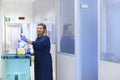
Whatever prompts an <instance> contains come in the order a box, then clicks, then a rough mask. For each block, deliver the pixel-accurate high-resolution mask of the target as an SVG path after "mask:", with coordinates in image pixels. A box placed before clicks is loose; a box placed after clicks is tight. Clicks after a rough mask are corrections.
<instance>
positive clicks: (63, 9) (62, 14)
mask: <svg viewBox="0 0 120 80" xmlns="http://www.w3.org/2000/svg"><path fill="white" fill-rule="evenodd" d="M59 1H60V2H59V3H58V4H59V9H58V12H57V13H59V15H58V26H57V51H58V52H60V53H65V54H66V53H67V54H74V0H59Z"/></svg>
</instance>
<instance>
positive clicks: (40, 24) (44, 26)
mask: <svg viewBox="0 0 120 80" xmlns="http://www.w3.org/2000/svg"><path fill="white" fill-rule="evenodd" d="M37 26H43V29H45V30H46V25H45V24H44V23H39V24H38V25H37Z"/></svg>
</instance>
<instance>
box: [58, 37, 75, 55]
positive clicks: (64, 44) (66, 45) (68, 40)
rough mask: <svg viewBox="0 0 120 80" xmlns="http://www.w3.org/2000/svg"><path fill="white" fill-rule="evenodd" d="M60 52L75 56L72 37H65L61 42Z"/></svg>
mask: <svg viewBox="0 0 120 80" xmlns="http://www.w3.org/2000/svg"><path fill="white" fill-rule="evenodd" d="M60 50H61V51H62V52H67V53H70V54H74V39H73V37H71V36H66V35H63V36H62V38H61V41H60Z"/></svg>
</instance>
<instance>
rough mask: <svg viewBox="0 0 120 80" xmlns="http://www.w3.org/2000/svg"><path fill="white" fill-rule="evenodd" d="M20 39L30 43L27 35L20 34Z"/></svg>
mask: <svg viewBox="0 0 120 80" xmlns="http://www.w3.org/2000/svg"><path fill="white" fill-rule="evenodd" d="M20 38H21V40H23V41H25V42H28V39H27V38H26V37H25V35H23V34H20Z"/></svg>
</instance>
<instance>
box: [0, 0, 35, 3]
mask: <svg viewBox="0 0 120 80" xmlns="http://www.w3.org/2000/svg"><path fill="white" fill-rule="evenodd" d="M2 1H3V3H33V2H34V1H36V0H2Z"/></svg>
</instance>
